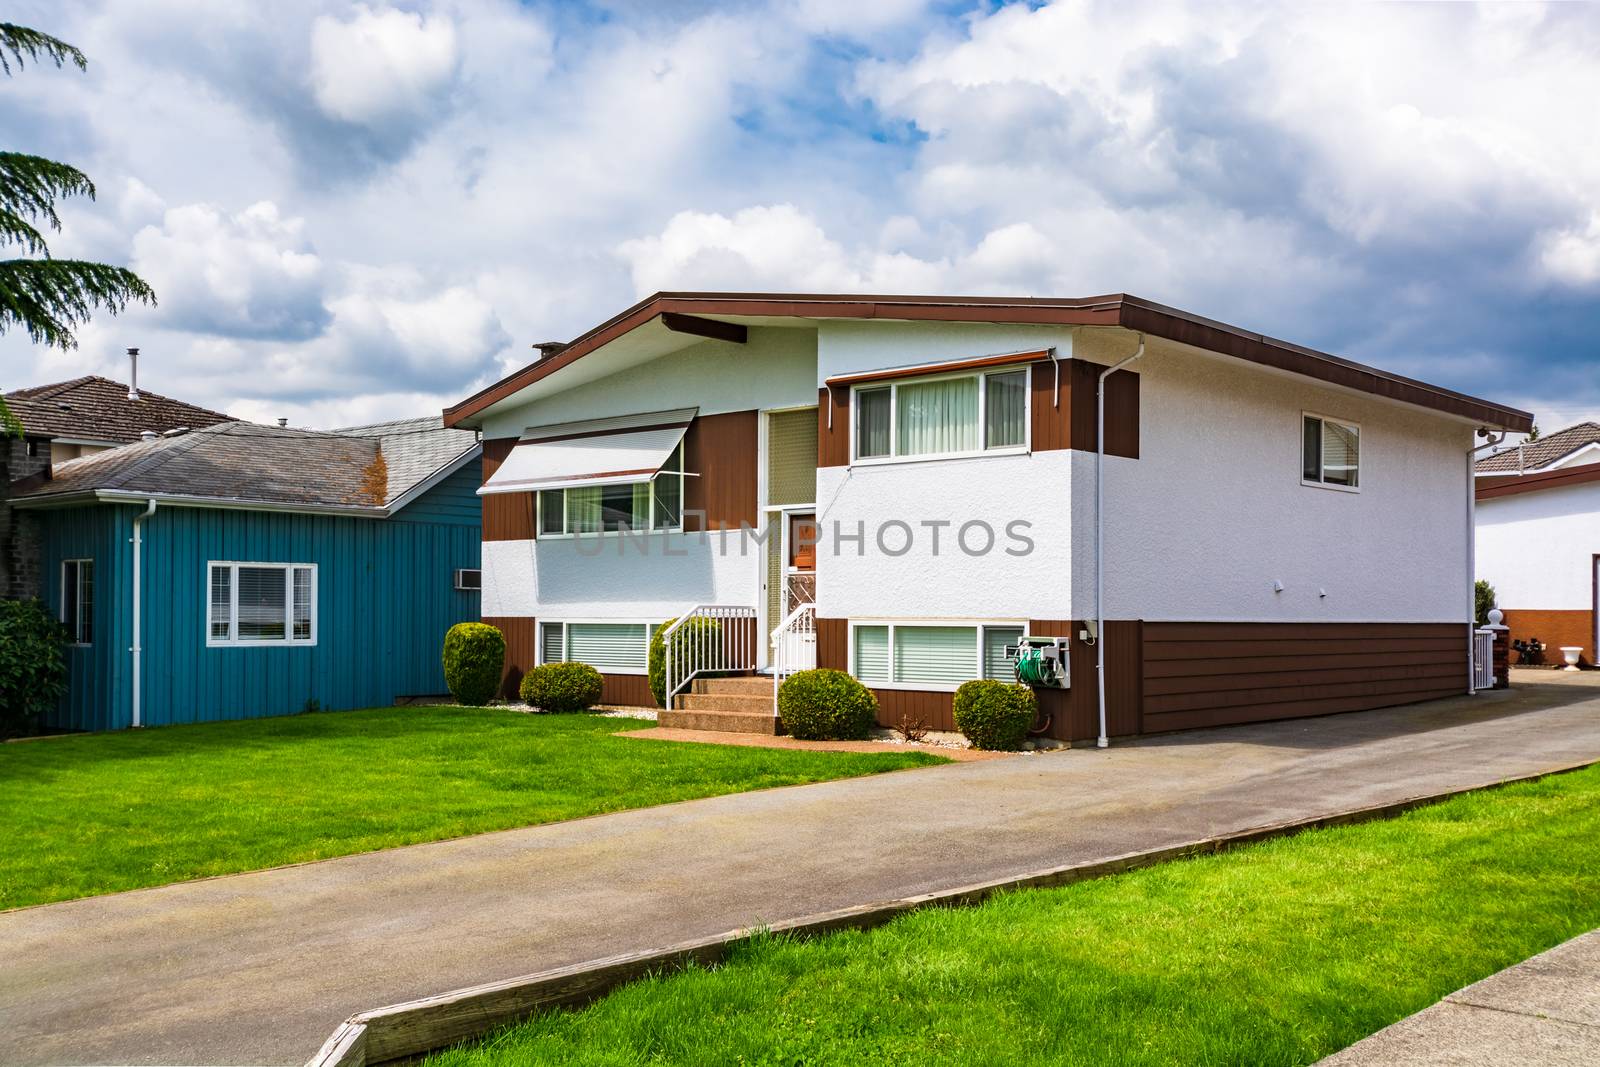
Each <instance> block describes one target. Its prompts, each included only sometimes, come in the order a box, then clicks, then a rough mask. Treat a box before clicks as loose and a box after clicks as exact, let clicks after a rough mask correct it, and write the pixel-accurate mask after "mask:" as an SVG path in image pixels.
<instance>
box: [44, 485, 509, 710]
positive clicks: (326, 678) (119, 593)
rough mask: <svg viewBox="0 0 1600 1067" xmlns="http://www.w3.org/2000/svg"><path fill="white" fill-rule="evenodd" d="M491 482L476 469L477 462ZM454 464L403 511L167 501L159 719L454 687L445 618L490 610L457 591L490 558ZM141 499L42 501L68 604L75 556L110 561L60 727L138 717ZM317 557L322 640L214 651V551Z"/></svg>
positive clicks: (239, 557) (149, 532) (161, 516)
mask: <svg viewBox="0 0 1600 1067" xmlns="http://www.w3.org/2000/svg"><path fill="white" fill-rule="evenodd" d="M464 473H465V474H466V475H467V477H468V478H470V479H472V488H473V489H474V490H475V489H476V487H477V481H476V473H475V471H474V470H472V469H471V468H470V465H469V469H468V470H467V471H465V472H464ZM461 480H462V479H460V476H459V475H453V476H451V477H450V478H448V479H446V480H445V481H444V482H441V483H440V484H439V485H438V486H436V487H434V489H432V490H430V491H429V492H428V493H426V494H424V495H423V496H422V497H420V498H418V499H417V500H416V501H415V502H414V503H413V504H412V505H411V506H410V507H408V508H405V509H404V510H402V511H401V512H400V513H399V514H398V515H396V516H395V517H393V518H391V519H368V518H343V517H336V516H323V515H298V514H289V513H282V512H257V511H227V510H221V509H211V508H176V507H162V508H160V509H158V510H157V511H156V513H155V515H154V516H153V517H152V518H150V519H149V520H148V521H147V522H146V523H145V525H144V532H145V536H144V563H143V570H144V593H143V595H144V597H145V611H144V637H143V644H144V662H143V674H144V679H143V684H142V689H143V691H144V694H143V717H144V722H145V725H148V726H161V725H168V724H172V723H188V722H206V721H212V720H218V719H238V718H254V717H258V716H267V715H286V714H292V713H294V712H298V711H301V710H304V709H305V707H306V706H307V704H308V702H310V701H315V702H316V703H317V704H318V705H319V706H320V707H322V708H324V709H328V710H338V709H346V708H358V707H370V706H374V705H382V704H391V703H393V702H394V700H395V698H396V697H399V696H408V695H420V694H432V693H443V692H444V691H445V685H444V673H443V670H442V668H441V666H440V661H439V651H440V646H441V645H442V643H443V641H444V635H445V631H447V630H448V629H449V628H450V627H451V626H453V625H454V624H455V623H458V622H468V621H475V620H476V619H477V618H478V614H479V605H478V595H479V594H478V593H477V592H476V591H471V592H465V591H458V590H456V589H455V588H453V585H454V582H453V580H452V579H453V575H454V571H455V569H456V568H458V567H471V568H476V567H478V566H479V565H480V559H481V550H480V542H479V522H478V517H477V497H476V495H475V494H472V495H471V496H470V500H467V499H466V498H465V497H464V496H463V492H462V485H460V484H457V483H458V482H459V481H461ZM138 510H139V509H137V508H133V507H122V506H110V505H101V506H97V507H91V508H73V509H65V510H61V511H52V512H42V513H40V517H41V519H42V520H43V523H42V524H43V526H44V530H43V532H44V542H45V555H46V566H47V567H49V568H50V569H49V571H48V574H50V575H51V578H50V581H49V582H48V583H47V584H48V585H50V586H51V587H52V588H50V590H49V596H50V598H51V599H50V602H51V605H52V607H54V608H56V609H57V610H58V611H59V604H58V603H57V601H59V598H60V588H59V574H60V562H61V560H63V559H73V558H80V557H87V558H93V559H94V560H95V580H96V590H95V592H96V599H95V626H96V636H95V642H94V646H93V647H92V648H83V649H77V648H75V649H71V650H70V651H69V661H70V667H71V676H70V682H69V692H68V695H67V697H66V699H65V700H64V702H63V706H62V708H61V712H60V716H59V718H58V720H57V721H56V722H55V723H54V724H53V725H58V726H63V727H67V728H72V729H86V730H104V729H115V728H118V727H125V726H127V725H129V721H130V715H131V708H132V690H131V681H132V679H131V654H130V651H129V650H130V648H131V646H132V640H131V638H132V634H131V629H130V625H129V620H130V618H131V614H130V613H131V610H132V604H131V590H132V583H131V555H132V553H131V546H130V544H129V538H130V535H131V531H132V521H133V516H134V515H135V514H136V513H137V511H138ZM213 560H217V561H225V560H226V561H236V562H255V563H314V564H316V565H317V643H316V644H315V645H314V646H311V647H304V646H301V647H278V648H272V647H255V648H239V647H225V648H209V647H207V646H206V609H207V599H208V594H209V588H208V580H209V579H208V570H207V564H208V563H209V562H211V561H213Z"/></svg>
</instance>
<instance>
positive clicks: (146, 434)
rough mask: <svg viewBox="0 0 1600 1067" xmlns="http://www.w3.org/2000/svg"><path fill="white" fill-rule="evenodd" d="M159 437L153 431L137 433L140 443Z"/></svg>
mask: <svg viewBox="0 0 1600 1067" xmlns="http://www.w3.org/2000/svg"><path fill="white" fill-rule="evenodd" d="M160 436H161V435H160V434H158V433H156V432H155V431H154V430H140V431H139V440H141V441H154V440H155V439H156V438H158V437H160Z"/></svg>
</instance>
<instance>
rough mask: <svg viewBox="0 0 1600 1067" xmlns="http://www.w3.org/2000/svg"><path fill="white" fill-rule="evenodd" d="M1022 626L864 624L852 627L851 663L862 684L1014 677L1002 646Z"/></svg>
mask: <svg viewBox="0 0 1600 1067" xmlns="http://www.w3.org/2000/svg"><path fill="white" fill-rule="evenodd" d="M1022 634H1023V627H1021V626H1019V625H1016V624H1009V625H998V626H941V625H931V624H925V623H916V624H911V625H902V624H900V623H867V624H862V625H857V626H854V627H852V634H851V667H852V670H853V673H854V674H855V677H856V678H857V679H859V680H860V681H862V682H864V683H866V684H867V685H887V684H894V685H901V686H909V687H919V686H927V687H929V688H934V689H943V688H950V689H953V688H955V687H956V686H959V685H960V684H961V683H962V682H969V681H971V680H973V679H974V678H993V679H995V680H997V681H1002V682H1010V681H1015V680H1016V679H1015V674H1014V672H1013V671H1012V669H1011V660H1010V658H1009V657H1008V656H1007V655H1006V653H1005V648H1006V646H1007V645H1014V644H1016V643H1017V642H1018V641H1020V640H1021V639H1022Z"/></svg>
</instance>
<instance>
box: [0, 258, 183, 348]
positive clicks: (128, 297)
mask: <svg viewBox="0 0 1600 1067" xmlns="http://www.w3.org/2000/svg"><path fill="white" fill-rule="evenodd" d="M155 302H156V296H155V293H154V292H153V291H151V289H150V286H148V285H146V284H145V282H144V279H142V278H140V277H139V276H138V275H137V274H135V273H133V271H131V270H127V269H125V268H123V267H113V266H109V265H107V264H105V263H86V262H84V261H82V260H75V259H11V260H4V261H0V334H3V333H5V332H7V331H8V330H12V329H15V328H17V327H19V326H20V327H21V328H23V329H25V330H27V332H28V337H29V339H30V340H32V341H33V342H34V343H35V344H44V345H52V346H54V347H56V348H73V347H75V346H76V345H77V343H78V339H77V337H76V336H75V335H74V334H73V328H74V327H76V326H78V325H80V324H81V323H84V322H87V321H89V316H90V314H91V313H92V312H93V311H94V310H95V309H96V308H98V307H103V308H105V309H106V310H107V311H109V312H110V313H111V314H113V315H115V314H117V313H118V312H120V311H122V310H123V309H124V308H126V307H127V306H128V304H130V303H140V304H151V305H153V304H154V303H155Z"/></svg>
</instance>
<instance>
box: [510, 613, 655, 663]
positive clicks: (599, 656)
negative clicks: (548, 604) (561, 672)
mask: <svg viewBox="0 0 1600 1067" xmlns="http://www.w3.org/2000/svg"><path fill="white" fill-rule="evenodd" d="M655 629H656V627H655V625H653V624H650V623H643V622H610V621H605V622H599V621H577V622H545V623H540V624H539V662H540V663H570V662H576V663H587V664H588V665H589V666H591V667H593V668H594V669H595V670H597V671H599V672H600V673H602V674H643V673H645V665H646V663H647V661H648V658H649V657H648V649H649V644H650V635H651V634H652V633H654V632H655Z"/></svg>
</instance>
